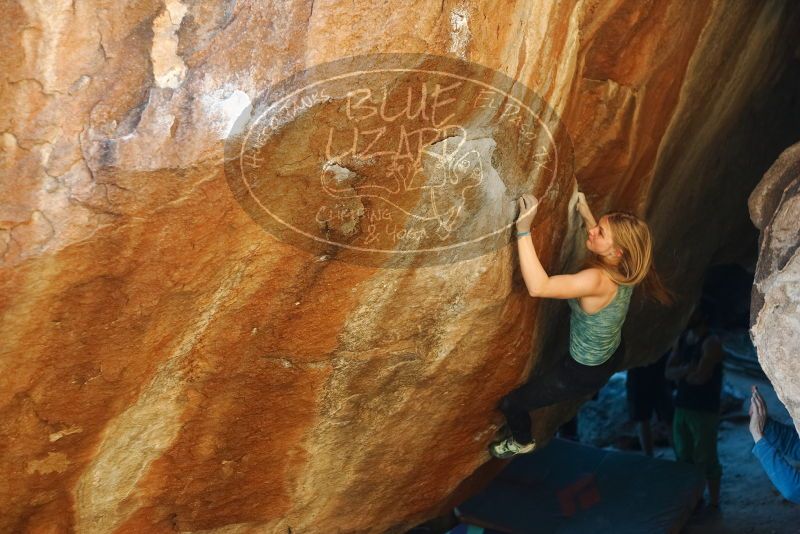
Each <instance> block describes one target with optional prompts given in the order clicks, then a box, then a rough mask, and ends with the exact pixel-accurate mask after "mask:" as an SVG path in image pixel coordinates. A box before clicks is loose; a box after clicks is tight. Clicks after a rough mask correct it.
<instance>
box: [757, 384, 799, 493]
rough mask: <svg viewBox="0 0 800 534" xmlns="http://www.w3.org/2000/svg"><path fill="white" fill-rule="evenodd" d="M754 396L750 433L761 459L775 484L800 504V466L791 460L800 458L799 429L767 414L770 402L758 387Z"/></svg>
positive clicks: (758, 456)
mask: <svg viewBox="0 0 800 534" xmlns="http://www.w3.org/2000/svg"><path fill="white" fill-rule="evenodd" d="M752 391H753V395H752V397H751V398H750V434H751V435H752V436H753V441H754V442H755V445H754V446H753V454H755V455H756V458H758V459H759V461H760V462H761V465H762V466H763V467H764V471H766V473H767V476H768V477H769V479H770V480H771V481H772V484H773V485H774V486H775V487H776V488H777V489H778V491H779V492H780V493H781V495H783V497H784V498H785V499H786V500H787V501H791V502H793V503H796V504H800V469H798V468H797V467H795V466H793V465H791V464H790V463H789V460H791V461H794V462H800V437H798V436H797V432H796V431H795V429H794V428H793V427H791V426H789V425H783V424H781V423H779V422H777V421H775V420H774V419H770V418H768V417H767V405H766V403H765V402H764V399H763V398H762V397H761V394H760V393H759V392H758V388H757V387H756V386H753V388H752Z"/></svg>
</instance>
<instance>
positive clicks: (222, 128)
mask: <svg viewBox="0 0 800 534" xmlns="http://www.w3.org/2000/svg"><path fill="white" fill-rule="evenodd" d="M202 103H203V110H204V111H205V114H206V116H207V117H208V118H209V119H210V122H211V125H210V126H211V128H213V129H215V130H216V132H217V135H218V138H219V139H225V138H227V137H228V134H230V132H231V129H232V128H233V125H234V123H235V122H236V119H238V118H239V117H240V116H241V115H242V113H243V112H244V110H245V109H247V108H248V107H250V97H249V96H248V95H247V93H245V92H244V91H241V90H239V89H235V88H232V87H230V86H229V85H226V86H225V87H223V88H221V89H217V90H216V91H213V92H212V93H210V94H204V95H203V96H202Z"/></svg>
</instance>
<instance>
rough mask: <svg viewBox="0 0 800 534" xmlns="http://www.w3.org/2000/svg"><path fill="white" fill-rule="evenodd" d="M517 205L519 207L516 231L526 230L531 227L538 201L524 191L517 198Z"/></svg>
mask: <svg viewBox="0 0 800 534" xmlns="http://www.w3.org/2000/svg"><path fill="white" fill-rule="evenodd" d="M517 206H518V207H519V218H518V219H517V231H518V232H527V231H529V230H530V229H531V224H533V218H534V217H535V216H536V209H537V208H538V207H539V201H538V200H537V199H536V197H535V196H533V195H531V194H530V193H525V194H524V195H522V196H521V197H519V198H518V199H517Z"/></svg>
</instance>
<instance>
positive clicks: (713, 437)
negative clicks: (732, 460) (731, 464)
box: [691, 410, 722, 506]
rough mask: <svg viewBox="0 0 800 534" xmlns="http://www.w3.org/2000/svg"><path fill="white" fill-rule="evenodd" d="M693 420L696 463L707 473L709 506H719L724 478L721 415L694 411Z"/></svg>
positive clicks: (692, 413)
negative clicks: (719, 450)
mask: <svg viewBox="0 0 800 534" xmlns="http://www.w3.org/2000/svg"><path fill="white" fill-rule="evenodd" d="M691 420H692V425H691V426H692V431H693V433H694V436H695V442H694V443H695V450H694V458H695V463H696V464H697V465H698V467H700V468H701V469H702V470H703V473H705V476H706V481H707V485H708V500H709V504H710V505H711V506H719V492H720V479H721V477H722V465H720V463H719V456H718V454H717V432H718V428H719V415H718V414H715V413H709V412H700V411H694V410H693V411H692V412H691Z"/></svg>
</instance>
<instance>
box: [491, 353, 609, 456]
mask: <svg viewBox="0 0 800 534" xmlns="http://www.w3.org/2000/svg"><path fill="white" fill-rule="evenodd" d="M623 351H624V345H623V344H622V343H620V346H619V347H618V348H617V350H616V351H615V352H614V354H613V355H612V356H611V358H609V359H608V360H607V361H606V362H605V363H603V364H602V365H596V366H588V365H582V364H580V363H578V362H576V361H575V360H574V359H573V358H572V357H571V356H570V355H569V353H567V354H563V355H562V356H561V359H560V361H559V362H558V364H557V365H556V366H555V367H554V368H552V369H551V370H550V371H548V372H546V373H545V374H543V375H541V376H538V377H534V378H533V379H532V380H530V381H529V382H527V383H525V384H523V385H521V386H519V387H518V388H517V389H515V390H514V391H512V392H511V393H509V394H507V395H505V396H504V397H503V398H502V399H501V401H500V405H499V409H500V411H501V412H503V414H504V415H505V416H506V422H507V423H508V428H509V430H510V431H511V435H512V436H513V437H514V440H515V441H516V442H517V443H531V441H533V437H532V435H531V420H530V413H529V412H530V411H531V410H535V409H537V408H542V407H544V406H550V405H553V404H557V403H559V402H563V401H566V400H570V399H576V398H580V397H583V396H586V395H590V394H591V393H592V392H594V391H597V390H598V389H600V387H602V386H603V385H604V384H605V383H606V381H608V378H609V377H610V376H611V375H612V374H614V371H615V370H616V366H617V365H618V364H619V361H620V359H621V357H622V355H623Z"/></svg>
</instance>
